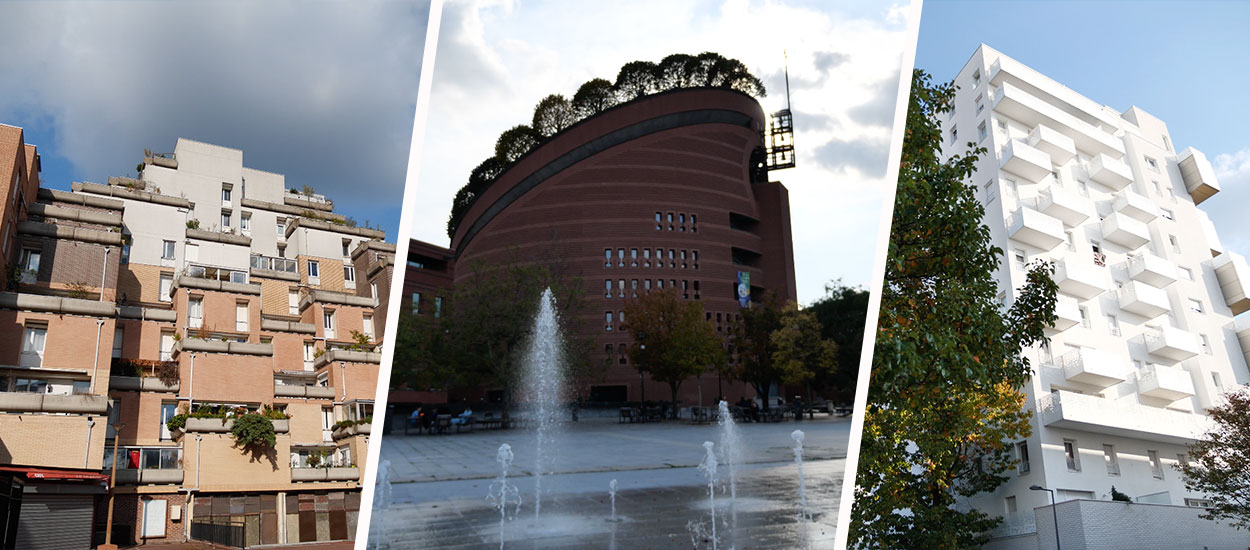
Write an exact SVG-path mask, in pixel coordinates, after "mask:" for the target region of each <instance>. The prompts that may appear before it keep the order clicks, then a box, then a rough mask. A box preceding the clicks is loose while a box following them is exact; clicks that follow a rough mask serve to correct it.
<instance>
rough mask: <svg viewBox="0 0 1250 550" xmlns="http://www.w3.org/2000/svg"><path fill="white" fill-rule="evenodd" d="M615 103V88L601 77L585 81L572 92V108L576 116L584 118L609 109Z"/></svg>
mask: <svg viewBox="0 0 1250 550" xmlns="http://www.w3.org/2000/svg"><path fill="white" fill-rule="evenodd" d="M616 104H617V99H616V88H614V87H613V86H612V83H611V82H608V81H607V80H604V79H602V78H595V79H591V80H588V81H586V83H585V84H582V85H581V87H579V88H578V89H577V93H575V94H573V101H572V105H573V110H574V111H575V112H576V113H577V116H578V118H586V117H591V116H594V115H597V114H599V113H602V112H604V111H606V110H608V109H611V108H612V107H614V106H615V105H616Z"/></svg>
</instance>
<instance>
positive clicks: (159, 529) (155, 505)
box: [141, 498, 169, 538]
mask: <svg viewBox="0 0 1250 550" xmlns="http://www.w3.org/2000/svg"><path fill="white" fill-rule="evenodd" d="M142 502H143V526H142V528H141V532H142V533H143V535H142V536H143V538H159V537H164V536H165V511H166V508H167V507H168V505H169V501H167V500H161V499H155V498H153V499H148V500H144V501H142Z"/></svg>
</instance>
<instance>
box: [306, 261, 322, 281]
mask: <svg viewBox="0 0 1250 550" xmlns="http://www.w3.org/2000/svg"><path fill="white" fill-rule="evenodd" d="M308 282H310V283H312V284H317V283H319V282H321V264H320V263H319V262H317V261H316V260H308Z"/></svg>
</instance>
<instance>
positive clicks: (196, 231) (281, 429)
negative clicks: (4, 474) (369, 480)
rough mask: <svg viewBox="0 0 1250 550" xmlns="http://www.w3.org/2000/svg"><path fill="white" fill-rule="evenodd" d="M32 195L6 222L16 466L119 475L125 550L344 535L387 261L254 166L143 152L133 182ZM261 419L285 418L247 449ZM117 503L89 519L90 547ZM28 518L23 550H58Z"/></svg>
mask: <svg viewBox="0 0 1250 550" xmlns="http://www.w3.org/2000/svg"><path fill="white" fill-rule="evenodd" d="M36 158H37V157H36ZM31 179H32V180H33V181H36V182H37V179H35V178H31ZM30 187H31V189H30V190H28V191H26V192H25V193H24V196H25V197H26V199H25V201H26V202H25V204H24V205H19V206H18V207H17V208H15V209H14V210H12V211H9V210H6V218H5V219H4V220H2V221H0V225H3V226H4V227H7V226H8V225H9V224H10V223H13V224H14V225H15V227H16V231H17V241H18V245H17V247H16V248H15V250H14V251H12V252H11V253H10V254H9V255H8V256H6V268H7V270H6V273H11V276H10V277H9V280H8V281H7V282H8V285H7V286H6V292H4V293H3V294H0V317H2V318H4V319H7V320H5V321H3V323H2V324H3V327H4V328H0V330H2V331H4V332H6V334H5V335H4V336H3V337H2V338H0V342H4V343H3V344H0V368H2V369H3V370H4V371H6V373H7V374H6V377H7V378H5V380H4V382H5V384H6V385H5V386H4V387H3V388H2V390H3V392H2V393H0V400H2V401H3V402H4V410H5V412H7V413H8V414H6V415H3V416H0V421H2V422H3V423H0V441H3V443H4V445H5V447H6V449H8V453H7V454H6V455H5V456H3V457H2V458H3V461H2V463H3V464H4V465H6V467H10V468H11V469H16V470H14V471H15V475H20V474H22V472H24V471H26V470H30V469H36V468H57V469H65V470H66V471H71V470H72V471H74V472H84V473H91V474H95V475H96V476H99V475H101V474H103V475H104V477H105V478H106V479H107V477H108V474H110V473H111V471H112V466H114V463H116V467H117V477H116V481H117V488H116V489H115V491H114V492H115V499H114V513H113V525H114V540H115V541H126V540H134V541H156V540H182V539H183V538H185V537H187V536H188V535H189V534H190V533H189V532H188V531H189V526H190V524H191V523H193V522H209V521H216V522H232V523H234V524H236V525H239V526H242V528H243V529H244V532H245V533H246V537H247V541H248V544H249V545H252V544H273V543H289V542H302V541H314V540H336V539H349V538H352V537H353V534H354V531H355V522H356V518H357V515H358V511H359V506H360V503H359V496H360V492H359V483H360V478H361V471H362V469H363V465H364V464H365V452H366V446H367V441H368V437H369V428H370V424H368V423H367V422H365V421H366V420H368V419H369V418H370V417H371V416H372V407H373V398H374V392H375V388H376V383H377V376H378V365H379V363H380V358H381V355H380V353H379V348H380V346H381V332H380V331H381V327H382V326H383V324H384V322H385V315H386V311H385V306H384V304H385V302H386V298H385V296H386V295H385V292H388V291H389V284H390V276H391V273H392V272H393V265H394V245H392V244H389V243H386V242H384V241H383V238H384V235H383V234H382V233H381V232H380V231H377V230H372V229H367V228H360V227H355V224H354V223H353V222H351V221H350V220H348V219H346V218H344V217H343V216H342V215H339V214H336V213H335V212H334V211H333V203H332V202H331V201H329V200H328V199H326V198H324V197H322V196H320V195H316V194H314V193H311V192H310V191H308V190H305V191H297V190H293V189H287V187H286V183H285V178H284V177H283V176H282V175H281V174H274V173H269V172H264V171H260V170H254V169H251V168H247V167H245V166H244V165H243V152H242V151H240V150H237V149H230V148H227V147H220V146H216V145H210V144H206V143H199V142H195V141H191V140H186V139H179V140H178V142H177V144H176V146H175V149H174V152H173V153H171V154H166V155H154V154H150V153H145V157H144V159H143V165H142V171H141V172H140V174H139V177H138V178H127V177H112V178H109V179H108V183H107V184H97V183H88V182H76V183H74V184H73V185H72V191H69V192H67V191H58V190H53V189H46V188H38V185H37V183H35V184H34V185H31V186H30ZM9 201H16V202H19V203H20V202H22V198H21V197H20V196H19V197H16V198H15V197H13V196H10V197H7V198H6V204H8V202H9ZM19 344H20V345H19ZM93 344H94V345H95V347H94V348H93V347H92V345H93ZM249 412H263V413H266V416H268V417H269V418H270V419H271V421H272V423H273V425H274V428H275V432H276V436H277V437H276V444H275V445H274V446H273V447H272V448H246V449H242V448H238V447H237V446H236V445H235V443H234V440H233V437H232V435H231V433H230V428H231V427H232V423H233V418H235V417H237V416H239V415H242V414H246V413H249ZM188 413H191V414H189V416H190V417H188ZM223 415H224V416H227V417H228V418H218V417H220V416H223ZM174 417H178V421H177V422H176V425H175V426H174V427H173V428H171V427H170V426H169V424H168V422H169V421H170V419H171V418H174ZM184 419H185V420H184ZM179 424H180V425H179ZM80 431H81V432H83V433H84V434H86V435H85V436H83V437H73V438H67V437H58V436H59V435H61V434H68V433H75V432H80ZM32 441H56V442H60V443H58V444H57V445H56V446H55V447H60V446H68V447H71V448H66V449H60V448H49V446H48V445H46V444H42V445H37V444H31V443H30V442H32ZM114 449H116V450H114ZM23 468H25V469H26V470H23ZM27 477H29V476H27ZM93 479H98V478H93ZM35 492H37V491H35ZM107 500H108V498H107V496H105V495H100V494H98V495H95V496H94V497H93V500H91V501H90V502H89V504H90V505H91V510H90V511H89V512H88V516H87V517H88V518H89V519H88V525H87V528H86V529H87V536H89V537H90V536H91V530H92V529H93V528H94V530H95V531H97V534H96V538H97V542H102V536H101V535H100V534H99V533H98V532H99V531H102V530H103V529H104V527H103V526H104V525H105V523H106V509H107ZM29 503H30V501H29V500H26V501H24V502H22V503H21V505H20V512H21V513H20V515H17V516H15V517H17V518H18V519H17V529H16V531H15V532H16V535H17V545H18V547H40V548H43V547H53V546H48V545H47V544H46V543H43V542H39V543H32V542H30V539H29V537H28V536H27V535H29V533H32V532H34V531H32V530H31V529H24V528H23V522H25V521H27V520H31V521H33V520H35V519H37V517H36V516H37V514H33V513H28V509H31V508H30V507H29V506H27V504H29ZM87 503H88V502H87V501H86V500H85V499H84V500H83V501H81V502H79V503H77V504H76V505H78V506H85V505H86V504H87ZM91 518H94V519H91ZM32 529H33V528H32ZM23 537H26V539H24V538H23ZM23 544H25V545H26V546H23ZM32 545H33V546H32ZM67 547H79V546H74V545H70V546H67Z"/></svg>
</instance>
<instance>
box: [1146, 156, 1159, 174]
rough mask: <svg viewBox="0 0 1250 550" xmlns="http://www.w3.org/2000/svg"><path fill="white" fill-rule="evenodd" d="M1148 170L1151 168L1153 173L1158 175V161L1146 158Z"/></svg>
mask: <svg viewBox="0 0 1250 550" xmlns="http://www.w3.org/2000/svg"><path fill="white" fill-rule="evenodd" d="M1146 168H1149V169H1150V171H1151V172H1154V173H1156V174H1158V173H1159V162H1158V161H1156V160H1155V159H1154V158H1153V157H1146Z"/></svg>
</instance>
